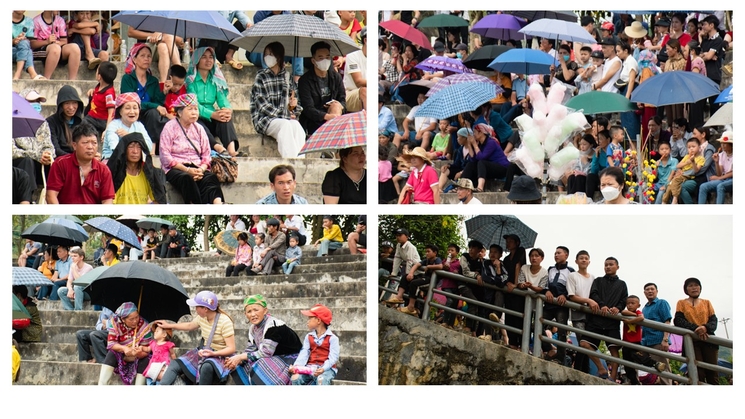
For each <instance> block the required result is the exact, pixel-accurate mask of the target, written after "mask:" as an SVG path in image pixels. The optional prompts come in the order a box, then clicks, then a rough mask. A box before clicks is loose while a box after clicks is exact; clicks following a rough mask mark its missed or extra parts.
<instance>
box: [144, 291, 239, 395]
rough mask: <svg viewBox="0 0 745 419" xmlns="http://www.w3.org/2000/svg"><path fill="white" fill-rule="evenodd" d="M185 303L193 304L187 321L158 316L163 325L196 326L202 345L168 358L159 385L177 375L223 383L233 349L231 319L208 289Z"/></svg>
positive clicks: (202, 382) (206, 382)
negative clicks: (172, 320)
mask: <svg viewBox="0 0 745 419" xmlns="http://www.w3.org/2000/svg"><path fill="white" fill-rule="evenodd" d="M186 304H188V305H189V306H191V307H195V310H196V312H197V316H196V317H194V319H193V320H192V321H190V322H189V323H167V322H165V321H164V320H158V321H157V322H155V323H157V324H158V325H159V326H160V327H162V328H164V329H172V330H186V331H190V330H197V329H199V331H200V332H201V336H202V339H203V340H204V346H203V347H202V349H192V350H190V351H189V352H187V353H186V354H184V355H182V356H181V357H179V358H178V359H176V360H174V361H173V362H171V365H169V367H168V369H167V370H166V373H165V375H164V376H163V379H162V380H161V381H160V384H161V385H171V384H173V383H174V382H175V381H176V378H178V377H179V375H183V377H184V378H186V380H187V381H189V382H190V383H191V384H200V385H212V384H220V383H223V382H224V381H225V380H226V379H227V378H228V373H229V366H228V361H229V360H230V359H232V358H228V357H230V356H231V355H233V354H234V353H235V329H234V328H233V319H232V318H230V316H229V315H228V314H227V313H225V312H224V311H223V310H222V309H221V308H220V304H219V301H218V300H217V296H216V295H215V294H214V293H213V292H211V291H200V292H199V293H197V295H196V296H194V298H190V299H188V300H186Z"/></svg>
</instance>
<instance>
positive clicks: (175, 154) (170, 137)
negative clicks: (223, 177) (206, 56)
mask: <svg viewBox="0 0 745 419" xmlns="http://www.w3.org/2000/svg"><path fill="white" fill-rule="evenodd" d="M198 105H199V104H198V101H197V97H196V96H195V95H194V94H191V93H188V94H185V95H181V96H179V97H178V99H176V102H174V104H173V107H174V109H176V118H174V119H172V120H170V121H168V123H167V124H166V126H165V127H164V128H163V133H162V134H161V136H160V166H161V167H162V168H163V171H164V172H166V180H167V181H168V182H169V183H170V184H171V185H173V187H174V188H176V190H177V191H179V192H180V193H181V196H182V197H183V198H184V203H187V204H210V203H212V204H222V203H223V201H224V200H225V198H224V196H223V193H222V189H221V188H220V182H219V181H218V180H217V177H216V176H215V175H214V174H212V172H210V171H209V168H210V160H211V157H210V144H209V139H208V137H207V133H206V132H205V130H204V127H202V126H201V125H199V124H198V123H197V119H198V118H199V107H198Z"/></svg>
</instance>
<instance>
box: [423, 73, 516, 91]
mask: <svg viewBox="0 0 745 419" xmlns="http://www.w3.org/2000/svg"><path fill="white" fill-rule="evenodd" d="M469 81H477V82H481V83H491V84H493V85H496V83H495V82H494V81H493V80H490V79H489V78H488V77H484V76H481V75H478V74H474V73H463V74H453V75H452V76H447V77H445V78H443V79H440V81H438V82H437V83H435V85H434V86H432V87H431V88H430V89H429V91H428V92H427V96H432V95H433V94H435V93H437V92H439V91H440V90H442V89H444V88H446V87H448V86H452V85H454V84H458V83H465V82H469ZM502 92H504V90H503V89H502V88H501V87H499V86H497V96H499V95H500V94H501V93H502Z"/></svg>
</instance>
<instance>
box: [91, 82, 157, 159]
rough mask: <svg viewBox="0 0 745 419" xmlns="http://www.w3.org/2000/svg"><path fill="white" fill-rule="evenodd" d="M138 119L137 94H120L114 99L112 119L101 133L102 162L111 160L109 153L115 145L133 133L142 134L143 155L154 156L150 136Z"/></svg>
mask: <svg viewBox="0 0 745 419" xmlns="http://www.w3.org/2000/svg"><path fill="white" fill-rule="evenodd" d="M139 118H140V97H139V96H137V93H133V92H129V93H122V94H121V95H119V96H117V97H116V110H115V111H114V119H113V120H112V121H111V123H110V124H109V125H108V126H107V127H106V131H104V133H103V150H102V152H101V159H102V160H108V159H109V158H111V153H113V152H114V149H115V148H116V145H117V144H119V140H120V139H121V138H122V137H124V136H125V135H127V134H130V133H133V132H138V133H140V134H142V138H143V140H144V141H145V144H146V147H145V148H144V149H143V150H144V151H145V153H147V154H150V155H151V156H152V155H154V154H155V147H153V141H152V140H151V139H150V135H148V133H147V130H146V129H145V126H144V125H142V122H140V121H139Z"/></svg>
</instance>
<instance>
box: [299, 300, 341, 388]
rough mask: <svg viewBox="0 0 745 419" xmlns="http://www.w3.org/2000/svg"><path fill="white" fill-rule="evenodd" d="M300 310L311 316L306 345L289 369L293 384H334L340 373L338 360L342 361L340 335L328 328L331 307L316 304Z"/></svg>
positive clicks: (304, 344) (305, 340)
mask: <svg viewBox="0 0 745 419" xmlns="http://www.w3.org/2000/svg"><path fill="white" fill-rule="evenodd" d="M300 313H302V314H303V315H304V316H308V330H310V333H308V334H307V335H305V339H303V347H302V349H300V353H299V354H298V357H297V359H296V360H295V363H294V364H293V365H291V366H290V368H289V372H290V373H291V374H292V377H290V379H291V381H292V385H321V386H322V385H331V382H332V381H333V380H334V378H335V377H336V373H337V372H338V370H337V368H336V363H337V361H338V360H339V338H338V337H337V336H336V335H335V334H334V333H333V332H332V331H331V329H329V326H330V325H331V318H332V315H331V310H329V308H328V307H326V306H324V305H322V304H316V305H314V306H313V308H311V309H310V310H301V311H300Z"/></svg>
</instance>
